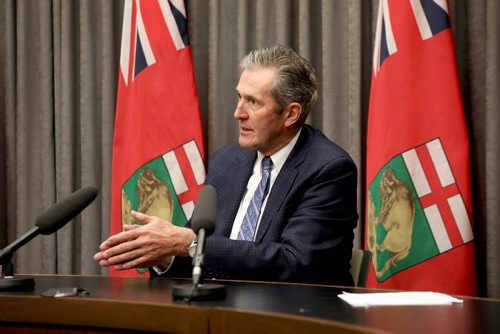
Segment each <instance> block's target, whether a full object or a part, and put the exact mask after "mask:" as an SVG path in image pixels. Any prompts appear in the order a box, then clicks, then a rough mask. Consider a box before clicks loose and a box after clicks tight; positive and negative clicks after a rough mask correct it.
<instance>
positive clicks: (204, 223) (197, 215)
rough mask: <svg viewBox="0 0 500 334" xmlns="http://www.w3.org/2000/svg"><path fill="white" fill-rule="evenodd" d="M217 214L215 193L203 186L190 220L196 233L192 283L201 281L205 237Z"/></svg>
mask: <svg viewBox="0 0 500 334" xmlns="http://www.w3.org/2000/svg"><path fill="white" fill-rule="evenodd" d="M216 216H217V193H216V191H215V188H214V187H212V186H205V187H204V188H203V189H201V191H200V195H199V196H198V201H197V202H196V207H195V209H194V212H193V218H192V220H191V222H192V223H191V227H192V228H193V230H194V232H195V233H196V235H197V236H196V240H197V244H196V250H195V253H194V256H193V284H195V285H197V284H199V283H201V280H202V279H201V278H202V275H203V258H204V256H205V239H206V238H207V237H208V236H209V235H210V234H212V232H213V231H214V228H215V218H216Z"/></svg>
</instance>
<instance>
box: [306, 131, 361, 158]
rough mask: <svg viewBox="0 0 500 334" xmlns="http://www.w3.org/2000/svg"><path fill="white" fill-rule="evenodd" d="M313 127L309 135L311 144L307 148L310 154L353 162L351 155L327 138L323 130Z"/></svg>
mask: <svg viewBox="0 0 500 334" xmlns="http://www.w3.org/2000/svg"><path fill="white" fill-rule="evenodd" d="M313 129H314V132H313V133H312V136H311V145H310V148H309V151H310V154H311V155H312V156H314V157H316V158H319V159H321V158H323V159H325V160H329V161H332V160H336V159H341V160H346V161H349V162H351V163H353V164H354V162H353V159H352V157H351V156H350V154H349V153H347V151H346V150H345V149H343V148H342V147H340V146H339V145H338V144H337V143H335V142H333V141H332V140H330V139H328V137H326V136H325V134H324V133H323V132H321V131H320V130H318V129H315V128H313Z"/></svg>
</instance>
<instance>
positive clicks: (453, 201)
mask: <svg viewBox="0 0 500 334" xmlns="http://www.w3.org/2000/svg"><path fill="white" fill-rule="evenodd" d="M368 199H369V203H368V239H367V245H368V248H369V249H370V250H371V251H372V254H373V261H372V263H373V267H374V270H375V274H376V277H377V280H378V281H379V282H382V281H384V280H386V279H387V278H389V277H391V276H393V275H395V274H396V273H398V272H400V271H402V270H404V269H406V268H408V267H410V266H414V265H416V264H418V263H421V262H423V261H426V260H428V259H430V258H432V257H435V256H438V255H439V254H441V253H444V252H447V251H449V250H451V249H453V248H456V247H459V246H461V245H463V244H465V243H468V242H470V241H472V240H473V234H472V227H471V223H470V220H469V215H468V212H467V210H466V207H465V204H464V201H463V199H462V196H461V193H460V189H458V186H457V184H456V182H455V178H454V176H453V171H452V169H451V167H450V164H449V162H448V160H447V158H446V152H445V150H444V149H443V146H442V144H441V141H440V140H439V139H434V140H432V141H429V142H427V143H425V144H423V145H420V146H417V147H414V148H412V149H410V150H408V151H406V152H403V153H402V154H399V155H397V156H395V157H394V158H392V159H391V160H390V161H389V162H388V163H387V164H386V165H385V166H384V167H383V168H382V169H381V170H380V171H379V173H378V174H377V176H376V178H375V179H374V180H373V182H372V183H371V184H370V186H369V194H368Z"/></svg>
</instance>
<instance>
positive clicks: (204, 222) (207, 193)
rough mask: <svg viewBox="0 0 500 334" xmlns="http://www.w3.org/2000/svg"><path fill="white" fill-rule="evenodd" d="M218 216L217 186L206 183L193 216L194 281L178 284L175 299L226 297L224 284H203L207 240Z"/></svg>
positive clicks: (188, 301)
mask: <svg viewBox="0 0 500 334" xmlns="http://www.w3.org/2000/svg"><path fill="white" fill-rule="evenodd" d="M216 217H217V193H216V191H215V188H214V187H212V186H210V185H206V186H205V187H203V189H201V191H200V194H199V195H198V201H197V202H196V207H195V208H194V212H193V217H192V218H191V227H192V229H193V231H194V232H195V233H196V240H197V243H196V250H195V254H194V256H193V273H192V278H193V283H192V284H190V285H189V284H181V285H176V286H174V288H173V291H172V293H173V297H174V299H183V300H184V301H186V302H187V303H190V302H191V300H215V299H224V298H226V287H225V286H224V285H222V284H202V282H203V260H204V257H205V240H206V238H207V237H208V236H210V234H212V232H213V231H214V228H215V220H216Z"/></svg>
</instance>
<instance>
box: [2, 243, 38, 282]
mask: <svg viewBox="0 0 500 334" xmlns="http://www.w3.org/2000/svg"><path fill="white" fill-rule="evenodd" d="M13 255H14V253H13V252H11V251H8V252H7V253H4V254H3V257H2V260H1V262H0V265H2V275H1V277H0V291H31V290H33V289H34V288H35V280H34V279H33V277H27V278H16V277H14V265H13V264H12V256H13Z"/></svg>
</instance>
